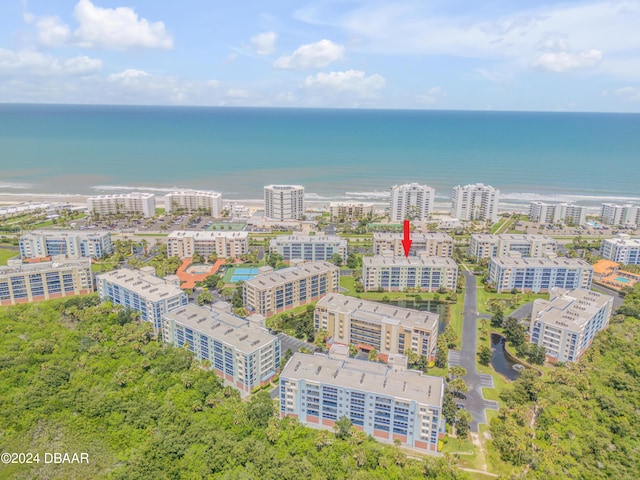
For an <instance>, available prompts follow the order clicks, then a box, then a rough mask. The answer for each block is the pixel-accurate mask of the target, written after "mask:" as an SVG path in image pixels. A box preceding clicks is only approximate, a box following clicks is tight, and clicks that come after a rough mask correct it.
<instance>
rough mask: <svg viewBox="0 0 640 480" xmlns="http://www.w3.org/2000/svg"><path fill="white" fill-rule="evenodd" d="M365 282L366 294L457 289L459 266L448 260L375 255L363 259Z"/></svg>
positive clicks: (443, 258)
mask: <svg viewBox="0 0 640 480" xmlns="http://www.w3.org/2000/svg"><path fill="white" fill-rule="evenodd" d="M362 279H363V283H364V289H365V291H367V292H369V291H371V290H383V291H385V292H398V291H402V290H404V289H405V288H419V289H420V290H422V291H425V292H435V291H436V290H439V289H440V288H444V289H446V290H455V288H456V284H457V280H458V265H457V264H456V262H455V261H454V260H453V259H452V258H448V257H422V256H420V257H412V256H410V257H405V256H404V255H399V256H386V255H375V256H373V257H364V258H363V259H362Z"/></svg>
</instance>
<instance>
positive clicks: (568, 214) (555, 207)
mask: <svg viewBox="0 0 640 480" xmlns="http://www.w3.org/2000/svg"><path fill="white" fill-rule="evenodd" d="M529 220H531V221H532V222H536V223H550V224H554V223H572V224H575V225H584V224H585V223H587V207H581V206H579V205H571V204H568V203H557V204H551V203H544V202H531V203H530V204H529Z"/></svg>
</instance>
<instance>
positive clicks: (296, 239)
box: [272, 234, 346, 243]
mask: <svg viewBox="0 0 640 480" xmlns="http://www.w3.org/2000/svg"><path fill="white" fill-rule="evenodd" d="M272 241H273V242H276V243H346V240H345V239H343V238H342V237H340V236H338V235H296V234H293V235H280V236H277V237H275V238H274V239H273V240H272Z"/></svg>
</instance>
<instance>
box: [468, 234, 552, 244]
mask: <svg viewBox="0 0 640 480" xmlns="http://www.w3.org/2000/svg"><path fill="white" fill-rule="evenodd" d="M471 238H473V239H475V240H477V241H484V242H493V241H498V240H507V241H510V242H534V241H537V242H547V243H557V240H555V239H554V238H551V237H549V236H547V235H536V234H518V233H504V234H500V235H492V234H490V233H474V234H472V235H471Z"/></svg>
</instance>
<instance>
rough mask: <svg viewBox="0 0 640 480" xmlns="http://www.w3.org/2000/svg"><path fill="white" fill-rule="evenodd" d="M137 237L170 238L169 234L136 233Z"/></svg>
mask: <svg viewBox="0 0 640 480" xmlns="http://www.w3.org/2000/svg"><path fill="white" fill-rule="evenodd" d="M135 236H136V237H168V236H169V234H168V233H136V234H135Z"/></svg>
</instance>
